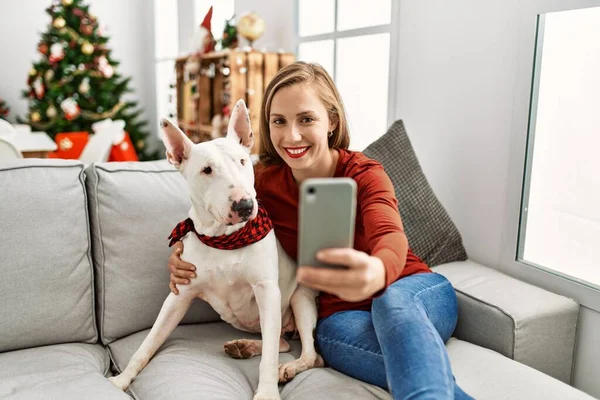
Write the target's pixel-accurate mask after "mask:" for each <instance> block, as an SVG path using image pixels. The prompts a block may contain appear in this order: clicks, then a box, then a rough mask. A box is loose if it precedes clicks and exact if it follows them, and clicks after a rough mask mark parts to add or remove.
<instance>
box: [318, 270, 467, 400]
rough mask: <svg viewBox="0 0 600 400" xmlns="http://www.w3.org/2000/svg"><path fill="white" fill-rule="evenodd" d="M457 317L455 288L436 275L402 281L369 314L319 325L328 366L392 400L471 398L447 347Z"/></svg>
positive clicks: (341, 316) (345, 316) (346, 313)
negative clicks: (457, 376)
mask: <svg viewBox="0 0 600 400" xmlns="http://www.w3.org/2000/svg"><path fill="white" fill-rule="evenodd" d="M457 318H458V303H457V300H456V293H455V292H454V288H453V287H452V284H451V283H450V282H449V281H448V280H447V279H446V278H445V277H444V276H442V275H440V274H437V273H421V274H415V275H410V276H407V277H405V278H402V279H400V280H398V281H396V282H394V283H393V284H392V285H390V286H389V287H388V288H387V289H386V290H385V292H384V293H383V295H382V296H380V297H378V298H376V299H374V300H373V304H372V306H371V312H369V311H358V310H352V311H341V312H337V313H335V314H333V315H330V316H329V317H327V318H324V319H323V320H321V321H319V323H318V324H317V346H318V349H319V352H320V354H321V355H322V356H323V359H324V360H325V364H326V365H328V366H330V367H332V368H334V369H336V370H338V371H340V372H343V373H344V374H346V375H349V376H352V377H354V378H357V379H360V380H362V381H365V382H368V383H372V384H374V385H377V386H380V387H382V388H384V389H388V390H389V391H390V392H391V394H392V396H393V398H394V399H436V400H441V399H472V398H471V397H470V396H469V395H467V394H466V393H465V392H463V391H462V390H461V389H460V387H458V385H457V384H456V382H455V380H454V376H453V375H452V370H451V368H450V360H449V359H448V353H447V352H446V347H445V345H444V343H445V342H446V341H448V339H449V338H450V336H451V335H452V332H453V331H454V328H455V327H456V321H457Z"/></svg>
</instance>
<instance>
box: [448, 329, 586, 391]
mask: <svg viewBox="0 0 600 400" xmlns="http://www.w3.org/2000/svg"><path fill="white" fill-rule="evenodd" d="M446 348H447V349H448V355H449V356H450V362H451V364H452V372H453V373H454V376H455V378H456V381H457V382H459V385H460V387H461V388H462V389H464V391H465V392H467V393H468V394H469V395H471V396H472V397H474V398H476V399H487V400H512V399H528V400H538V399H539V400H593V397H591V396H589V395H587V394H585V393H583V392H581V391H580V390H577V389H575V388H574V387H572V386H569V385H567V384H566V383H563V382H561V381H559V380H558V379H554V378H552V377H550V376H548V375H546V374H544V373H542V372H540V371H538V370H536V369H533V368H531V367H528V366H527V365H524V364H521V363H518V362H516V361H513V360H511V359H510V358H507V357H504V356H503V355H501V354H498V353H496V352H495V351H492V350H489V349H486V348H483V347H480V346H477V345H474V344H472V343H469V342H465V341H462V340H459V339H456V338H450V340H449V341H448V343H446Z"/></svg>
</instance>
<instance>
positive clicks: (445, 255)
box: [363, 120, 467, 267]
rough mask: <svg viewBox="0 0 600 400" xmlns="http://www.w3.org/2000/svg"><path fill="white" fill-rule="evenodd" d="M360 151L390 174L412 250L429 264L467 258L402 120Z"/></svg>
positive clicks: (456, 231)
mask: <svg viewBox="0 0 600 400" xmlns="http://www.w3.org/2000/svg"><path fill="white" fill-rule="evenodd" d="M363 153H364V154H365V155H366V156H367V157H369V158H372V159H374V160H377V161H379V162H380V163H381V164H382V165H383V168H384V169H385V171H386V173H387V174H388V176H389V177H390V179H391V181H392V183H393V185H394V190H395V192H396V198H397V199H398V209H399V211H400V216H401V217H402V222H403V224H404V230H405V232H406V236H407V238H408V242H409V243H410V247H411V249H412V250H413V251H414V253H415V254H416V255H418V256H419V257H421V258H422V259H423V260H424V261H425V262H426V263H427V264H428V265H429V266H431V267H435V266H436V265H440V264H444V263H447V262H451V261H462V260H466V258H467V253H466V251H465V248H464V247H463V244H462V238H461V236H460V233H459V232H458V229H456V226H455V225H454V223H453V222H452V220H451V219H450V216H449V215H448V213H447V212H446V210H445V209H444V207H443V206H442V204H441V203H440V202H439V200H438V199H437V197H436V196H435V194H434V193H433V190H432V189H431V186H429V183H428V182H427V178H425V174H423V171H422V169H421V166H420V164H419V161H418V160H417V157H416V155H415V152H414V150H413V148H412V145H411V143H410V140H409V138H408V135H407V134H406V130H405V128H404V123H403V122H402V121H401V120H398V121H396V122H395V123H394V124H393V125H392V126H391V127H390V129H389V130H388V131H387V132H386V133H385V134H384V135H383V136H381V137H380V138H379V139H377V140H376V141H375V142H373V143H371V144H370V145H369V146H368V147H367V148H366V149H365V150H364V151H363Z"/></svg>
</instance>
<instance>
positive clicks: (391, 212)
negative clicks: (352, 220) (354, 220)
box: [357, 166, 408, 287]
mask: <svg viewBox="0 0 600 400" xmlns="http://www.w3.org/2000/svg"><path fill="white" fill-rule="evenodd" d="M357 183H358V188H359V191H358V203H359V205H360V208H361V213H362V218H363V225H364V229H365V235H366V241H367V244H368V247H369V249H370V252H371V256H374V257H377V258H379V259H380V260H381V261H382V262H383V265H384V267H385V275H386V276H385V287H387V286H389V285H390V284H392V283H393V282H395V281H396V280H398V278H399V277H400V275H401V274H402V270H403V269H404V266H405V265H406V256H407V254H408V239H407V238H406V235H405V233H404V227H403V225H402V220H401V218H400V213H399V212H398V201H397V200H396V195H395V193H394V186H393V185H392V181H391V180H390V178H389V177H388V175H387V174H386V173H385V170H384V169H383V167H382V166H376V167H372V168H370V169H369V170H368V171H366V172H364V173H362V174H361V175H360V177H359V181H358V182H357Z"/></svg>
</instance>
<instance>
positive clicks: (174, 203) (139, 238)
mask: <svg viewBox="0 0 600 400" xmlns="http://www.w3.org/2000/svg"><path fill="white" fill-rule="evenodd" d="M86 175H87V188H88V193H89V201H90V214H91V230H92V238H93V246H92V247H93V255H94V268H95V269H96V277H97V285H96V289H97V290H96V292H97V299H98V303H97V304H98V306H97V314H98V326H99V330H100V337H101V339H102V342H103V343H105V344H106V343H110V342H112V341H113V340H115V339H118V338H120V337H123V336H125V335H128V334H130V333H133V332H137V331H140V330H143V329H146V328H149V327H151V326H152V324H153V323H154V321H155V319H156V317H157V316H158V312H159V311H160V308H161V306H162V304H163V301H164V299H166V297H167V295H168V294H169V286H168V285H169V271H168V270H167V260H168V258H169V255H170V254H171V249H170V248H169V247H168V244H169V241H168V240H167V237H168V236H169V234H170V233H171V231H172V230H173V228H174V227H175V225H177V223H178V222H180V221H181V220H184V219H185V218H187V215H188V211H189V208H190V200H189V197H188V190H187V185H186V183H185V180H184V179H183V177H182V176H181V174H180V173H179V172H178V171H177V170H176V169H175V168H174V167H173V166H172V165H170V164H168V163H167V162H166V161H165V160H162V161H153V162H141V163H101V164H93V165H91V166H89V167H88V168H87V169H86ZM219 319H220V318H219V316H218V314H217V313H216V312H214V311H213V309H212V308H211V307H210V306H209V305H208V304H207V303H205V302H203V301H201V300H199V299H198V300H196V301H195V302H194V304H193V305H192V308H190V310H189V311H188V313H187V315H186V317H185V318H184V320H183V321H182V323H191V322H206V321H216V320H219Z"/></svg>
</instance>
